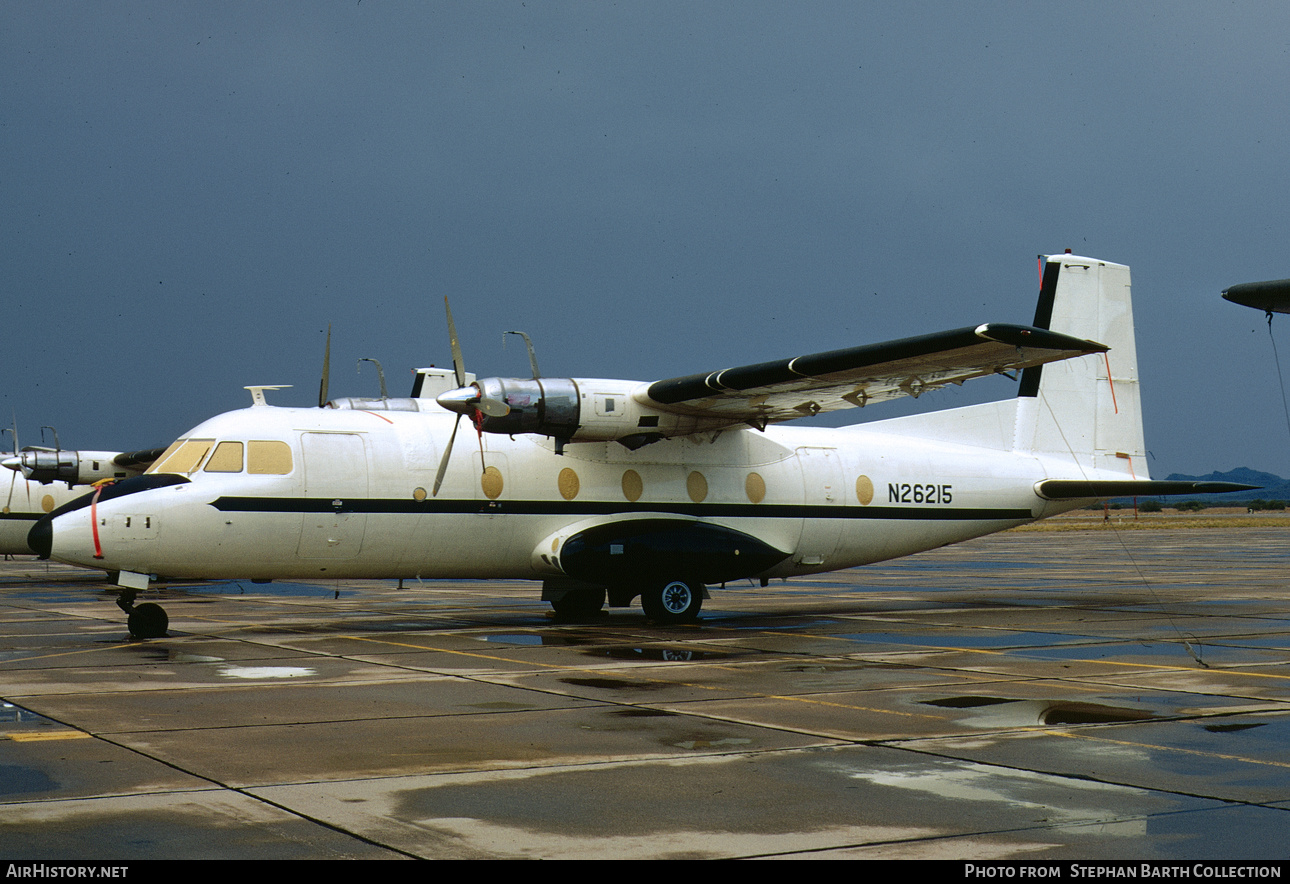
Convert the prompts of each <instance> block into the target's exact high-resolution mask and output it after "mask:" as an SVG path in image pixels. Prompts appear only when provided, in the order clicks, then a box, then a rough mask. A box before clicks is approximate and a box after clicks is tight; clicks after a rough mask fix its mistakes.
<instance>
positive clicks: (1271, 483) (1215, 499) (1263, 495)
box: [1161, 467, 1290, 506]
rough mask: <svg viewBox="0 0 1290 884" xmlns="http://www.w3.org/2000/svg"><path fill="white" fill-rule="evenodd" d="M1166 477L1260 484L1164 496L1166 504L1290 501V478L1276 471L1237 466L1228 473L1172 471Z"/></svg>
mask: <svg viewBox="0 0 1290 884" xmlns="http://www.w3.org/2000/svg"><path fill="white" fill-rule="evenodd" d="M1165 478H1166V479H1177V480H1180V481H1193V482H1239V483H1241V484H1242V485H1258V486H1259V488H1258V489H1257V490H1255V491H1237V492H1235V493H1233V494H1183V495H1178V496H1171V497H1169V498H1162V499H1161V501H1162V502H1163V503H1165V504H1166V505H1167V504H1168V503H1169V502H1170V501H1183V500H1200V501H1203V502H1205V503H1212V504H1214V505H1216V506H1221V505H1222V504H1223V503H1224V502H1226V503H1228V504H1231V503H1234V502H1236V501H1243V500H1284V501H1286V502H1288V503H1290V480H1286V479H1283V478H1281V477H1280V476H1278V475H1276V474H1275V473H1262V472H1259V471H1258V470H1252V469H1250V468H1249V467H1237V468H1236V469H1234V470H1228V471H1227V472H1226V473H1219V472H1213V473H1210V474H1209V475H1206V476H1184V475H1183V474H1182V473H1170V474H1169V475H1168V476H1166V477H1165Z"/></svg>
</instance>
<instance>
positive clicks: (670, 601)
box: [641, 580, 703, 624]
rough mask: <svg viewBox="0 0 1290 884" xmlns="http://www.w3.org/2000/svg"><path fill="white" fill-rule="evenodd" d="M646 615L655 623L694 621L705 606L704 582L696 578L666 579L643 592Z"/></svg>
mask: <svg viewBox="0 0 1290 884" xmlns="http://www.w3.org/2000/svg"><path fill="white" fill-rule="evenodd" d="M641 607H642V608H644V609H645V616H646V617H648V618H649V619H650V620H653V621H654V622H655V623H664V624H668V623H693V622H694V621H695V620H697V619H698V617H699V609H700V608H702V607H703V584H702V583H699V582H698V581H695V580H666V581H663V582H662V583H658V584H656V585H654V586H651V587H649V588H647V589H646V590H645V591H644V592H642V593H641Z"/></svg>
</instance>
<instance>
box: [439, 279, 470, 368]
mask: <svg viewBox="0 0 1290 884" xmlns="http://www.w3.org/2000/svg"><path fill="white" fill-rule="evenodd" d="M443 309H444V310H445V311H447V313H448V343H449V344H450V345H452V370H453V372H454V373H455V374H456V375H457V386H458V387H464V386H466V360H464V359H462V358H461V342H460V341H459V340H457V326H455V325H453V322H452V308H451V307H449V306H448V296H447V295H444V297H443Z"/></svg>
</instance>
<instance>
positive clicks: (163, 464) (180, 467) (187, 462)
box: [148, 439, 215, 476]
mask: <svg viewBox="0 0 1290 884" xmlns="http://www.w3.org/2000/svg"><path fill="white" fill-rule="evenodd" d="M214 444H215V440H214V439H184V440H181V441H179V442H176V443H175V444H174V445H171V446H170V447H169V448H167V449H166V452H165V454H163V455H161V457H159V458H157V462H156V463H154V464H153V465H152V467H151V468H149V470H148V472H150V473H182V474H183V475H186V476H187V475H192V473H193V472H195V471H196V470H197V468H198V467H199V466H201V463H202V458H204V457H205V456H206V453H207V452H208V451H210V450H211V446H212V445H214Z"/></svg>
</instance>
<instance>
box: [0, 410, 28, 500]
mask: <svg viewBox="0 0 1290 884" xmlns="http://www.w3.org/2000/svg"><path fill="white" fill-rule="evenodd" d="M8 432H11V431H10V430H6V429H0V435H2V434H4V433H8ZM12 433H13V456H14V457H15V458H17V457H18V415H17V414H15V415H14V417H13V430H12ZM17 481H18V473H17V471H16V470H15V471H14V472H13V474H12V475H10V476H9V499H8V500H6V501H5V505H4V508H5V512H9V511H10V510H12V509H13V486H14V483H16V482H17ZM27 494H28V496H30V495H31V486H30V485H28V486H27Z"/></svg>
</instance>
